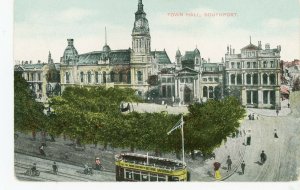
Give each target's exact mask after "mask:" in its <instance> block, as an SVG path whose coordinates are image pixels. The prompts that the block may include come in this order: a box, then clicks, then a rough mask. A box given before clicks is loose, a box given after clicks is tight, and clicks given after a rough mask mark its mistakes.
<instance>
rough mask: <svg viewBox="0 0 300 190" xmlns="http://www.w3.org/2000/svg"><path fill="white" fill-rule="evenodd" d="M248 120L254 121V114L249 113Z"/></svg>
mask: <svg viewBox="0 0 300 190" xmlns="http://www.w3.org/2000/svg"><path fill="white" fill-rule="evenodd" d="M248 118H249V120H255V116H254V113H252V114H251V113H250V114H249V115H248ZM256 119H257V120H258V115H256Z"/></svg>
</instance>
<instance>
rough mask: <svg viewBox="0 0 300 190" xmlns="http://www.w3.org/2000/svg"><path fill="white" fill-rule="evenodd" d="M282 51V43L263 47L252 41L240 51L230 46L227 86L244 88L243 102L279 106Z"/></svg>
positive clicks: (241, 90)
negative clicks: (237, 51)
mask: <svg viewBox="0 0 300 190" xmlns="http://www.w3.org/2000/svg"><path fill="white" fill-rule="evenodd" d="M280 51H281V47H280V46H277V48H275V49H271V48H270V44H266V45H265V49H262V45H261V41H259V42H258V46H255V45H254V44H252V43H251V40H250V44H249V45H247V46H245V47H244V48H242V49H241V53H235V50H234V49H232V48H231V46H230V47H227V53H226V55H225V63H226V69H225V70H226V83H225V85H226V88H229V89H234V88H235V89H238V90H240V92H241V101H242V104H243V105H245V106H247V107H258V108H277V107H278V108H280V84H281V79H280Z"/></svg>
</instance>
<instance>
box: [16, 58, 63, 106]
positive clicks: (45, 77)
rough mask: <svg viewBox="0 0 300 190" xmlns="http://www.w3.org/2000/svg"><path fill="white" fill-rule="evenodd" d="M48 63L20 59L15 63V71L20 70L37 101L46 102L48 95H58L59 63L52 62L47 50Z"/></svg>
mask: <svg viewBox="0 0 300 190" xmlns="http://www.w3.org/2000/svg"><path fill="white" fill-rule="evenodd" d="M48 61H50V62H48V63H41V62H40V61H38V63H35V64H34V63H32V61H29V62H28V61H22V62H21V64H19V65H15V68H14V70H15V72H21V73H22V76H23V78H24V79H25V80H26V81H27V82H28V83H29V86H30V89H31V90H32V91H33V93H34V94H35V98H36V100H37V101H40V102H46V101H47V98H48V97H52V96H54V95H60V82H59V81H60V76H59V69H60V68H59V64H54V63H53V60H52V58H51V53H50V52H49V56H48Z"/></svg>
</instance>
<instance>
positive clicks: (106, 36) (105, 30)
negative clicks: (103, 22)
mask: <svg viewBox="0 0 300 190" xmlns="http://www.w3.org/2000/svg"><path fill="white" fill-rule="evenodd" d="M106 35H107V34H106V26H105V45H107V36H106Z"/></svg>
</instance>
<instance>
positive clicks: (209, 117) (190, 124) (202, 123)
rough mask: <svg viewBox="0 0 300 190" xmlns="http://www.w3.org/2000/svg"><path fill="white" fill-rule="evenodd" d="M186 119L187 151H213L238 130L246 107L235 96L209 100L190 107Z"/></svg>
mask: <svg viewBox="0 0 300 190" xmlns="http://www.w3.org/2000/svg"><path fill="white" fill-rule="evenodd" d="M188 109H189V113H188V115H187V116H186V117H185V120H186V125H185V126H186V128H185V135H186V147H187V149H186V151H191V152H193V151H194V150H201V151H202V152H204V153H211V152H212V151H213V150H214V149H215V148H216V147H218V146H220V145H221V143H222V141H226V138H227V137H228V136H231V135H232V134H233V133H235V132H236V131H237V129H238V128H239V126H240V123H239V121H240V119H242V118H243V117H244V116H245V113H246V111H245V109H244V108H243V107H242V106H241V105H240V103H239V101H238V100H237V99H236V98H234V97H227V98H225V99H223V100H208V101H207V102H206V103H204V104H193V105H190V106H189V107H188Z"/></svg>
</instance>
